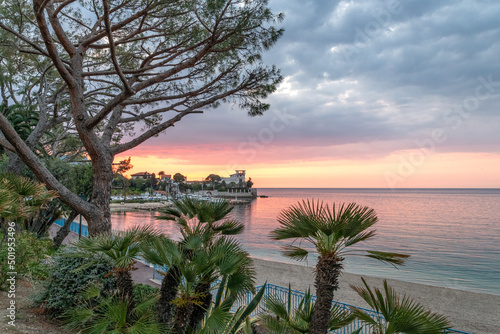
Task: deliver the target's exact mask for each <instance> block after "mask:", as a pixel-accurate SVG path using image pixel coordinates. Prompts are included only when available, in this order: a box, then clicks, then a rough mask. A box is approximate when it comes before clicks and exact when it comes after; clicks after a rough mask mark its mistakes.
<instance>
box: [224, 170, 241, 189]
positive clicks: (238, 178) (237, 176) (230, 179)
mask: <svg viewBox="0 0 500 334" xmlns="http://www.w3.org/2000/svg"><path fill="white" fill-rule="evenodd" d="M235 172H236V173H234V174H231V175H230V176H229V177H221V178H220V182H222V181H224V182H226V184H230V183H231V182H234V183H235V184H236V185H240V184H241V185H243V186H244V185H245V182H246V179H245V170H243V169H237V170H236V171H235Z"/></svg>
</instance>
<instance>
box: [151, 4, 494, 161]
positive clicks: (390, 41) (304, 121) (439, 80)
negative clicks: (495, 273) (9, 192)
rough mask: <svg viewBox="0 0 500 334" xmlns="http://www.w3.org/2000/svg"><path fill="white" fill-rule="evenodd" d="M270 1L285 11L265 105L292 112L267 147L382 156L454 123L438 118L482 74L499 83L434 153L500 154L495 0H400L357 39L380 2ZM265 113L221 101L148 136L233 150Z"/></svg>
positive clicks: (472, 89) (263, 123) (471, 91)
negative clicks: (380, 23)
mask: <svg viewBox="0 0 500 334" xmlns="http://www.w3.org/2000/svg"><path fill="white" fill-rule="evenodd" d="M346 4H348V5H346ZM270 6H271V7H272V9H273V10H274V11H282V12H284V13H285V14H286V18H285V21H284V23H283V25H284V27H285V29H286V31H285V35H284V37H283V38H282V40H280V41H279V42H278V44H277V45H276V47H275V48H273V49H272V50H271V51H268V52H267V53H266V54H265V57H264V59H265V62H266V63H268V64H276V65H277V66H278V67H280V68H281V69H282V71H283V74H284V76H285V77H286V78H287V80H286V81H285V83H284V84H283V85H282V87H281V88H280V92H281V93H277V94H274V95H272V96H271V97H270V98H269V102H270V103H271V104H272V109H273V110H279V111H283V110H285V111H286V112H289V113H292V114H294V115H296V116H297V120H296V122H293V123H290V124H288V125H287V126H286V127H285V128H284V129H283V130H282V131H280V132H279V133H278V132H277V133H275V134H274V138H273V141H272V143H271V144H270V145H274V146H273V147H280V146H283V147H284V146H287V145H303V146H304V147H309V146H310V147H319V146H325V147H326V146H335V145H347V144H363V143H366V145H367V147H369V143H371V142H377V143H381V142H383V143H386V144H385V145H386V146H385V147H384V148H383V149H382V145H380V144H377V146H376V147H377V149H378V150H379V152H380V154H381V155H386V154H388V152H391V150H400V149H405V148H406V149H411V148H414V141H415V140H417V139H419V138H422V136H425V134H426V133H427V132H429V131H431V130H432V129H434V128H444V129H448V128H451V125H450V124H448V123H447V122H446V121H445V120H444V118H445V115H449V114H450V112H451V111H452V110H453V108H454V105H455V104H462V103H464V101H465V100H466V99H467V97H471V96H472V97H474V96H475V94H476V88H477V86H478V85H479V84H480V82H479V79H478V78H479V77H483V78H487V77H488V76H491V77H492V78H493V81H494V82H499V84H498V86H494V87H493V88H492V89H490V91H489V92H490V96H489V97H488V98H486V99H481V100H480V101H478V105H477V106H476V107H475V108H474V110H473V111H472V112H471V113H470V114H471V115H470V117H468V118H461V124H460V126H458V127H457V128H456V129H452V130H453V131H451V130H450V136H449V139H448V140H447V141H446V142H444V143H443V144H441V145H440V147H439V148H438V150H441V151H443V152H444V151H450V152H453V151H460V150H462V149H463V150H464V151H475V152H483V151H484V152H497V151H498V148H499V145H498V144H499V140H500V138H499V135H498V133H500V122H499V114H500V113H499V107H498V106H499V105H500V63H499V61H498V55H499V54H500V21H499V20H498V18H499V17H500V2H498V1H465V0H463V1H430V0H429V1H415V0H413V1H409V0H401V1H400V7H401V12H398V13H397V14H392V15H391V17H390V20H389V21H388V23H387V25H386V26H384V27H383V29H380V31H378V32H377V33H375V34H373V36H371V37H369V38H368V39H366V40H365V42H364V43H359V34H358V35H357V32H359V31H360V30H361V31H363V29H365V27H366V25H367V23H368V22H371V21H376V19H375V16H374V13H379V12H380V11H381V10H386V9H387V8H388V7H387V2H386V1H376V0H373V1H371V0H365V1H329V0H323V1H319V0H316V1H312V0H311V1H299V0H271V1H270ZM357 36H358V37H357ZM332 50H333V51H332ZM353 50H354V51H353ZM348 51H350V52H351V57H350V58H349V57H348V58H346V52H348ZM353 52H354V53H353ZM490 88H491V87H490ZM286 89H290V90H291V91H294V92H295V95H287V94H286V93H284V91H286ZM482 91H483V92H485V90H484V89H483V90H482ZM455 116H457V115H455ZM458 116H459V115H458ZM458 116H457V117H458ZM272 117H273V113H272V112H268V113H267V114H266V115H264V116H262V117H255V118H249V117H248V116H247V115H246V114H245V112H243V111H241V110H238V108H237V107H235V106H231V105H224V106H221V107H220V108H218V109H217V110H210V111H207V112H206V114H205V115H201V116H200V115H195V116H193V117H191V118H189V119H186V120H184V121H183V122H181V123H179V124H178V125H177V126H176V127H175V128H174V129H169V130H168V131H167V133H166V134H165V135H162V136H160V137H159V138H156V139H153V142H169V143H172V144H174V145H186V146H187V145H192V144H196V143H200V142H202V143H204V144H210V143H213V144H214V145H217V144H221V143H234V145H235V147H237V146H238V145H239V144H240V143H242V142H245V141H246V140H248V138H249V137H251V136H254V137H255V136H256V135H257V134H258V133H259V131H261V130H262V129H264V128H266V127H269V122H270V121H271V119H272ZM328 152H331V153H332V154H334V152H337V153H339V152H342V150H338V151H335V150H333V149H332V150H331V151H328ZM339 154H340V153H339ZM366 156H370V157H372V156H373V152H368V150H367V152H366Z"/></svg>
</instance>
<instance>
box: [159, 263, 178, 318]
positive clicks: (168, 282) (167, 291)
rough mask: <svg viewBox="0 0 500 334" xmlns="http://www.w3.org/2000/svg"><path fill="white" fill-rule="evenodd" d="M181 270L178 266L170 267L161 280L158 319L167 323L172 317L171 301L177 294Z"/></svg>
mask: <svg viewBox="0 0 500 334" xmlns="http://www.w3.org/2000/svg"><path fill="white" fill-rule="evenodd" d="M180 277H181V272H180V270H179V267H177V266H173V267H170V268H169V269H168V271H167V273H166V274H165V277H164V278H163V280H162V282H161V288H160V299H159V300H158V320H159V321H160V323H162V324H165V325H166V324H168V323H169V322H170V320H171V319H172V301H173V300H174V299H175V296H176V295H177V288H178V287H179V284H180V282H181V281H180Z"/></svg>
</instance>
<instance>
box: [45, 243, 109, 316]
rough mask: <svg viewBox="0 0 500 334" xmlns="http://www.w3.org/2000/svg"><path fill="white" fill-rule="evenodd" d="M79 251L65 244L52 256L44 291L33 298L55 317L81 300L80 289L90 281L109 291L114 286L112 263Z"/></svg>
mask: <svg viewBox="0 0 500 334" xmlns="http://www.w3.org/2000/svg"><path fill="white" fill-rule="evenodd" d="M78 254H81V250H78V249H76V248H74V247H68V248H65V249H64V250H62V251H61V252H60V253H59V254H58V255H57V256H56V257H55V259H54V261H53V263H52V265H51V270H50V278H49V279H48V280H47V282H46V285H45V290H44V291H43V292H42V294H41V295H40V296H38V298H37V299H36V302H37V304H40V305H41V306H43V307H44V308H46V309H47V310H48V311H49V313H51V314H52V315H54V316H56V317H57V316H60V315H62V313H63V312H64V311H67V310H68V309H70V308H73V307H75V306H76V305H77V304H79V303H80V302H81V300H82V296H81V293H80V292H81V291H83V290H84V289H86V288H87V287H88V286H89V285H90V284H95V283H98V284H99V285H100V286H101V287H102V291H103V292H107V291H112V290H113V289H114V288H115V286H116V281H115V279H114V277H113V276H112V275H109V273H110V272H111V269H112V266H111V264H110V262H109V261H108V260H106V259H105V258H103V257H98V256H96V255H91V254H88V255H84V256H78Z"/></svg>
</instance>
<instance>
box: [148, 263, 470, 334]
mask: <svg viewBox="0 0 500 334" xmlns="http://www.w3.org/2000/svg"><path fill="white" fill-rule="evenodd" d="M167 269H168V267H167V266H158V265H155V266H154V271H153V279H154V280H157V281H160V282H161V280H162V279H163V273H164V272H166V270H167ZM262 287H263V285H259V286H257V287H256V288H255V291H256V292H257V291H259V290H260V289H261V288H262ZM212 288H214V289H215V288H217V282H216V283H215V284H214V285H212ZM288 295H289V294H288V288H284V287H282V286H278V285H274V284H269V283H267V284H266V291H265V292H264V297H263V298H265V297H266V296H275V297H277V298H279V299H281V300H282V301H283V302H284V303H285V304H286V303H287V302H288ZM305 295H306V294H305V293H304V292H301V291H297V290H291V292H290V297H291V299H292V300H291V306H292V307H291V308H292V312H293V311H295V310H296V309H297V307H298V306H299V304H300V302H301V301H302V299H303V298H304V296H305ZM253 296H254V295H253V294H252V293H246V294H245V295H243V296H242V297H240V298H239V299H238V300H237V301H236V302H235V303H234V305H233V309H232V310H233V311H235V310H236V309H237V308H238V307H241V306H245V305H248V304H249V303H250V301H251V300H252V298H253ZM312 299H313V300H316V296H312ZM332 305H337V306H339V307H341V308H342V309H344V310H351V307H353V305H349V304H345V303H341V302H338V301H333V302H332ZM354 307H356V308H357V309H360V310H362V311H364V312H365V313H367V314H368V315H370V316H372V317H373V318H379V319H380V321H381V322H382V323H384V322H385V319H384V318H383V317H382V315H381V314H380V313H378V312H375V311H373V310H369V309H367V308H363V307H358V306H354ZM263 311H264V308H263V306H262V303H260V304H259V306H257V308H256V309H255V311H253V312H252V314H251V317H256V316H257V315H259V314H260V313H262V312H263ZM360 327H362V329H361V331H360V334H371V333H372V331H371V328H369V327H368V326H366V325H364V323H363V322H362V321H360V320H359V319H356V320H354V321H353V322H352V323H350V324H349V325H348V326H346V327H343V328H340V329H338V330H335V331H333V332H331V333H335V334H350V333H352V332H353V331H355V330H357V329H358V328H360ZM446 333H450V334H452V333H455V334H470V333H467V332H462V331H459V330H455V329H450V330H448V331H447V332H446ZM443 334H445V333H443Z"/></svg>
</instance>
